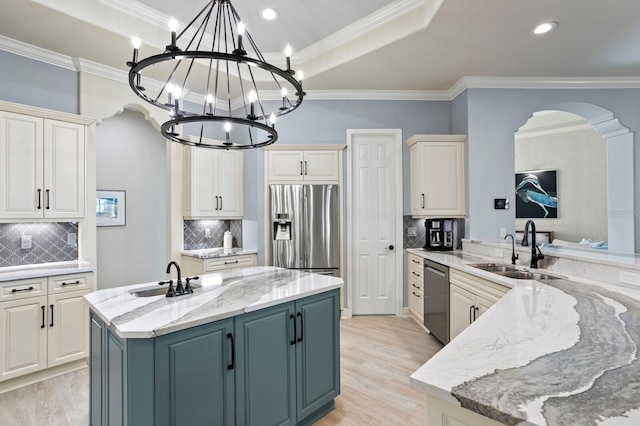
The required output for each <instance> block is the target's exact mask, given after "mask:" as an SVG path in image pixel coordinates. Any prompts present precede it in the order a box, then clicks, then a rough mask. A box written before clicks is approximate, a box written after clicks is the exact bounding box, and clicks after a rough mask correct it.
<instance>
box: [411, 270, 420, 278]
mask: <svg viewBox="0 0 640 426" xmlns="http://www.w3.org/2000/svg"><path fill="white" fill-rule="evenodd" d="M411 273H412V274H413V275H415V276H416V277H419V276H420V274H416V271H411Z"/></svg>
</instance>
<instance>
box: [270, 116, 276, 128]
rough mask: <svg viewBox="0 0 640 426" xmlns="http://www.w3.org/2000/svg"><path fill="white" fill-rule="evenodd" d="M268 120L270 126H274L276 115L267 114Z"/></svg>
mask: <svg viewBox="0 0 640 426" xmlns="http://www.w3.org/2000/svg"><path fill="white" fill-rule="evenodd" d="M269 122H270V123H271V127H274V126H275V124H276V115H275V114H271V115H270V116H269Z"/></svg>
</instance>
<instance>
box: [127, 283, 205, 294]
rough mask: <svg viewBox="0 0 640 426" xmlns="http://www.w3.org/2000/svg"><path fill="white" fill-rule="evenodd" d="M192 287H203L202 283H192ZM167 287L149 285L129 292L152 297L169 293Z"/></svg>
mask: <svg viewBox="0 0 640 426" xmlns="http://www.w3.org/2000/svg"><path fill="white" fill-rule="evenodd" d="M190 285H191V288H192V289H194V290H195V289H197V288H200V287H202V286H201V285H200V284H190ZM167 288H169V287H160V286H158V287H147V288H143V289H140V290H131V291H129V294H131V295H132V296H135V297H151V296H160V295H162V296H164V295H166V294H167Z"/></svg>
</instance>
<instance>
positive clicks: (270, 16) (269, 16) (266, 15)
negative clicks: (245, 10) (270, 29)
mask: <svg viewBox="0 0 640 426" xmlns="http://www.w3.org/2000/svg"><path fill="white" fill-rule="evenodd" d="M278 15H279V14H278V11H277V10H275V9H272V8H270V7H267V8H264V9H262V10H261V11H260V16H262V19H264V20H267V21H273V20H274V19H276V18H277V17H278Z"/></svg>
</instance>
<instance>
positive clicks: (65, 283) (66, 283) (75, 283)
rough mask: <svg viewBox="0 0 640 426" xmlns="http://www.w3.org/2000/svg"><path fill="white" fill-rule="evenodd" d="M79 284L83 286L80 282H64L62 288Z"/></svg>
mask: <svg viewBox="0 0 640 426" xmlns="http://www.w3.org/2000/svg"><path fill="white" fill-rule="evenodd" d="M78 284H81V283H80V280H77V281H74V282H72V283H68V282H63V283H62V287H64V286H66V285H78Z"/></svg>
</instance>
